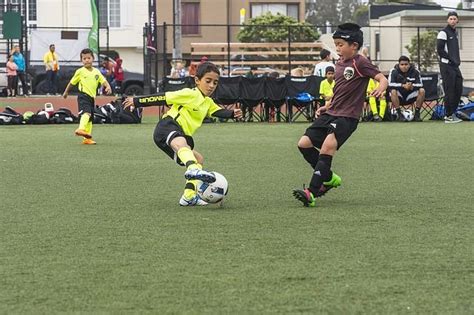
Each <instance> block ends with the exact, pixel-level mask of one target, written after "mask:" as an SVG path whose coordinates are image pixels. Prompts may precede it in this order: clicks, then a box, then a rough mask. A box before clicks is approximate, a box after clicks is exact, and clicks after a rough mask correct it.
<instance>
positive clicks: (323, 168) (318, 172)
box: [309, 154, 332, 194]
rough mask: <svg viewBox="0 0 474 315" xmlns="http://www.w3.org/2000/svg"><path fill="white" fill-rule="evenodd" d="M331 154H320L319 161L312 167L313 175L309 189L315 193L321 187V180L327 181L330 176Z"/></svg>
mask: <svg viewBox="0 0 474 315" xmlns="http://www.w3.org/2000/svg"><path fill="white" fill-rule="evenodd" d="M331 163H332V156H331V155H327V154H320V155H319V161H318V163H317V164H316V167H315V169H314V173H313V177H311V182H310V183H309V190H310V191H311V192H312V193H313V194H315V193H317V192H318V191H319V189H320V188H321V185H322V184H323V182H327V181H328V180H330V179H331V177H332V171H331Z"/></svg>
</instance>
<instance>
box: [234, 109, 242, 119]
mask: <svg viewBox="0 0 474 315" xmlns="http://www.w3.org/2000/svg"><path fill="white" fill-rule="evenodd" d="M234 118H237V119H240V118H242V110H241V109H240V108H235V109H234Z"/></svg>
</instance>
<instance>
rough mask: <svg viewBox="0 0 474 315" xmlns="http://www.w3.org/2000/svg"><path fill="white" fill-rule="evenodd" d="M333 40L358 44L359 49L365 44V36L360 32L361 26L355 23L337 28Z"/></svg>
mask: <svg viewBox="0 0 474 315" xmlns="http://www.w3.org/2000/svg"><path fill="white" fill-rule="evenodd" d="M332 38H334V39H335V38H340V39H343V40H345V41H346V42H348V43H357V44H358V45H359V47H358V48H359V49H360V48H361V47H362V45H363V44H364V34H363V33H362V31H361V30H360V26H359V25H357V24H354V23H344V24H341V25H339V26H338V27H337V30H336V31H335V32H334V34H333V35H332Z"/></svg>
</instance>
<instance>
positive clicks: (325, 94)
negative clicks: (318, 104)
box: [319, 66, 336, 106]
mask: <svg viewBox="0 0 474 315" xmlns="http://www.w3.org/2000/svg"><path fill="white" fill-rule="evenodd" d="M334 85H336V81H334V67H333V66H329V67H326V79H324V80H323V81H321V84H320V86H319V95H320V96H321V98H322V99H323V100H324V104H325V105H327V106H329V104H330V102H331V98H332V95H333V94H334V93H333V89H334Z"/></svg>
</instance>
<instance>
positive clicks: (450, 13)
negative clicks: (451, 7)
mask: <svg viewBox="0 0 474 315" xmlns="http://www.w3.org/2000/svg"><path fill="white" fill-rule="evenodd" d="M450 16H455V17H458V13H457V12H456V11H450V12H449V13H448V19H449V17H450Z"/></svg>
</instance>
